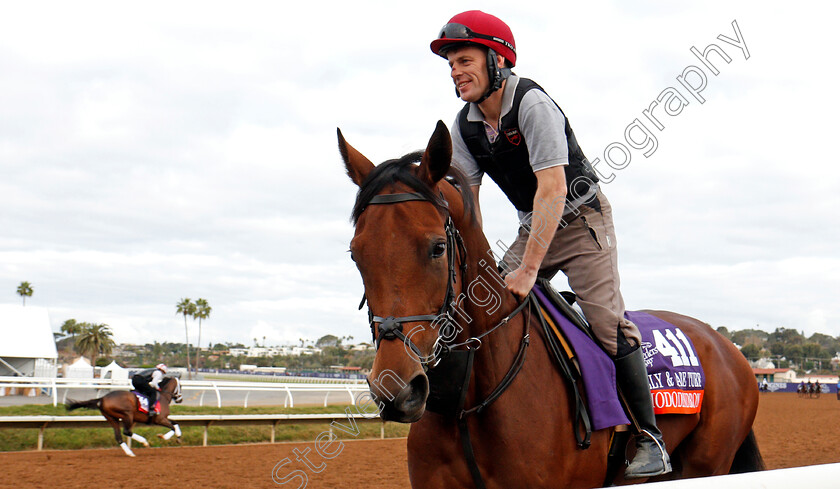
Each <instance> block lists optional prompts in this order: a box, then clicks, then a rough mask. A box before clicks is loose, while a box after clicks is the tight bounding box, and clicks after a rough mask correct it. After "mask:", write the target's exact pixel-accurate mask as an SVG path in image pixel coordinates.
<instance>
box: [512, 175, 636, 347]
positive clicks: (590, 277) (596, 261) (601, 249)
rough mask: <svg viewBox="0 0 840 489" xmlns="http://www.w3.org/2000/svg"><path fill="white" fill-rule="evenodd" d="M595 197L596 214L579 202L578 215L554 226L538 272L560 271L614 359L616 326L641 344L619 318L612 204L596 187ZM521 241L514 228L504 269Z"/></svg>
mask: <svg viewBox="0 0 840 489" xmlns="http://www.w3.org/2000/svg"><path fill="white" fill-rule="evenodd" d="M598 200H599V202H600V204H601V212H598V211H596V210H594V209H592V208H590V207H588V206H586V205H583V206H581V207H580V209H579V210H580V211H581V215H580V216H578V217H577V218H575V219H573V220H572V221H571V222H570V223H569V224H568V225H566V226H565V227H563V228H562V229H558V230H557V233H556V234H555V235H554V239H553V240H552V241H551V243H550V244H549V246H548V251H547V252H546V254H545V258H543V262H542V266H541V267H540V271H539V276H540V277H544V278H547V279H550V278H552V277H554V276H555V275H556V274H557V272H559V271H563V273H564V274H566V276H567V277H568V279H569V285H570V286H571V287H572V291H573V292H574V293H575V294H576V295H577V303H578V304H580V308H581V309H582V310H583V314H584V315H585V316H586V320H587V321H588V322H589V324H590V325H592V329H593V331H594V333H595V336H596V337H597V338H598V340H599V341H600V342H601V344H602V345H603V347H604V348H605V349H606V350H607V352H608V353H609V354H610V355H611V356H613V357H615V356H616V352H617V349H618V331H619V330H621V332H622V333H623V334H624V337H625V338H627V340H629V342H630V344H631V345H632V346H635V345H640V344H641V335H640V333H639V329H638V328H637V327H636V325H635V324H633V323H632V322H631V321H629V320H627V319H626V318H625V317H624V299H623V298H622V297H621V291H620V290H619V285H620V279H619V276H618V250H617V248H616V239H615V229H614V228H613V218H612V207H610V203H609V201H608V200H607V198H606V197H605V196H604V194H603V193H601V191H600V190H599V191H598ZM567 219H569V218H567ZM527 242H528V231H527V230H526V229H525V228H524V227H520V228H519V235H518V236H517V237H516V240H515V241H514V242H513V244H512V245H511V246H510V248H509V249H508V250H507V252H506V253H505V256H504V258H503V262H504V264H505V265H506V266H507V267H509V270H515V269H516V268H517V267H518V266H519V262H520V260H521V258H522V256H523V255H524V253H525V244H526V243H527Z"/></svg>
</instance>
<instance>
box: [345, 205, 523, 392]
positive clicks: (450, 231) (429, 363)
mask: <svg viewBox="0 0 840 489" xmlns="http://www.w3.org/2000/svg"><path fill="white" fill-rule="evenodd" d="M440 197H441V200H440V201H439V202H435V201H433V200H431V199H429V198H428V197H426V196H425V195H423V194H420V193H417V192H406V193H397V194H381V195H376V196H374V197H373V198H372V199H371V200H370V202H369V203H368V205H371V204H375V205H387V204H399V203H401V202H413V201H424V202H431V203H433V204H436V205H440V206H441V207H442V208H443V209H444V210H445V211H446V219H445V223H444V229H445V231H446V253H447V263H448V273H447V283H446V295H445V296H444V300H443V304H441V306H440V310H439V311H438V313H437V314H421V315H415V316H401V317H394V316H388V317H381V316H376V315H374V314H373V311H372V310H371V309H370V308H368V322H369V323H370V334H371V337H372V338H373V342H374V345H375V347H376V350H377V351H378V350H379V346H380V344H381V343H382V341H383V340H395V339H398V340H400V341H402V342H403V344H405V346H406V347H408V348H410V349H411V351H413V352H414V354H415V355H417V357H418V360H419V362H420V365H421V366H422V367H423V371H424V372H427V371H428V370H429V369H430V368H434V367H436V366H437V365H438V363H440V361H441V360H442V359H443V357H445V356H446V354H447V353H448V352H449V351H450V350H451V349H453V348H456V347H460V346H466V347H467V348H468V349H470V348H473V349H476V350H477V349H478V348H480V347H481V339H482V338H484V337H485V336H487V335H489V334H490V333H492V332H493V331H495V330H496V329H498V328H500V327H501V326H504V325H505V324H507V323H508V322H509V321H510V320H511V319H512V318H513V317H514V316H516V315H517V314H519V313H520V312H522V310H523V309H525V307H527V305H528V304H529V303H530V300H531V296H530V295H529V296H527V297H526V298H525V300H523V301H522V302H521V303H520V304H519V306H517V307H516V308H515V309H514V310H513V311H512V312H511V313H510V314H508V315H507V316H505V317H504V318H503V319H502V320H501V321H499V322H498V323H497V324H496V325H495V326H493V327H492V328H490V329H488V330H487V331H485V332H483V333H481V334H480V335H477V336H473V337H470V338H469V339H467V340H466V341H464V342H462V343H457V344H449V343H448V342H447V341H442V340H444V336H443V335H442V330H443V329H444V326H442V325H441V326H439V327H438V336H437V338H436V339H435V343H434V345H433V346H432V353H431V355H430V356H428V357H424V355H423V354H422V353H421V351H420V348H418V347H417V345H416V344H414V342H413V341H412V340H411V336H413V333H414V331H415V330H416V328H415V329H413V330H412V331H411V332H409V334H408V335H406V334H405V333H404V332H403V323H411V322H418V321H429V322H431V324H434V323H435V321H437V320H441V319H444V320H445V321H447V322H448V324H454V323H456V320H455V317H454V315H453V314H451V313H452V312H454V306H453V304H454V303H455V302H454V301H453V299H454V298H455V284H456V283H457V280H458V274H457V273H456V256H455V252H454V250H455V249H456V247H457V249H458V257H457V258H458V259H459V260H460V267H459V268H460V270H461V282H462V283H463V282H464V273H465V272H466V271H467V248H466V246H465V245H464V240H463V238H462V237H461V233H460V232H459V231H458V229H457V228H456V227H455V224H454V222H453V221H452V217H451V216H450V214H449V206H448V203H447V202H446V200H445V199H444V198H443V195H442V194H441V196H440ZM365 302H367V296H366V295H363V296H362V301H361V302H360V303H359V309H361V308H362V307H364V305H365ZM376 323H379V336H377V335H376ZM528 336H529V335H528V334H527V332H526V334H525V337H524V338H523V342H524V343H523V344H527V342H528ZM520 354H521V352H520ZM523 360H524V357H523ZM500 394H501V393H500Z"/></svg>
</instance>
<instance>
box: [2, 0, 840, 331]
mask: <svg viewBox="0 0 840 489" xmlns="http://www.w3.org/2000/svg"><path fill="white" fill-rule="evenodd" d="M468 8H473V7H472V6H469V5H467V4H460V3H457V2H456V3H455V4H453V3H451V2H431V3H426V4H424V5H423V6H422V7H421V6H417V7H414V6H404V5H401V4H388V5H385V4H379V3H376V4H374V3H366V2H362V3H357V4H352V5H351V4H346V3H340V2H327V3H326V4H324V3H320V4H311V5H310V4H295V5H294V6H289V5H286V4H283V3H276V2H255V3H249V4H246V5H240V6H237V7H236V8H235V9H234V8H231V7H230V6H228V5H227V4H224V3H215V2H201V3H198V2H186V3H179V4H177V5H169V4H163V3H154V2H153V3H152V4H150V5H149V6H148V8H144V9H141V10H137V9H133V8H130V7H128V6H124V5H119V4H112V3H107V2H90V3H83V4H73V5H72V6H70V5H66V4H64V3H61V2H53V3H49V4H48V6H44V5H42V4H39V6H37V7H36V6H32V5H28V4H15V5H13V6H9V8H8V9H6V12H5V15H4V16H3V18H2V19H0V64H2V66H3V70H2V73H0V105H2V107H3V111H2V112H0V170H2V175H3V178H2V179H0V206H1V207H2V208H3V212H0V227H2V229H3V233H0V292H2V291H4V290H5V291H6V292H5V293H6V294H7V295H6V296H5V297H6V298H5V299H2V297H3V295H2V294H0V300H3V301H7V302H16V301H17V300H18V298H17V296H15V295H14V292H13V291H14V289H15V288H16V286H17V284H19V283H20V281H23V280H27V281H29V282H31V283H32V284H33V285H34V286H35V295H34V296H33V297H32V298H31V299H30V300H29V301H27V302H30V301H31V302H32V303H35V304H37V305H40V306H45V307H48V308H49V309H50V312H51V319H52V321H53V324H54V327H55V328H58V326H59V325H60V324H61V322H63V320H64V319H67V318H69V317H74V318H76V319H78V320H80V321H96V322H107V323H109V324H111V325H112V327H113V329H114V332H115V336H116V339H117V340H118V341H125V342H136V343H145V342H150V341H154V340H158V341H184V340H183V336H184V331H183V318H179V317H178V316H176V315H175V313H174V304H175V303H176V302H177V301H178V300H179V299H180V298H182V297H191V298H193V299H195V298H198V297H204V298H207V299H208V300H209V301H210V304H211V306H213V308H214V310H213V314H212V316H211V318H210V319H209V320H208V321H207V322H205V323H204V324H203V332H202V342H205V341H213V342H224V341H235V342H242V343H245V344H250V343H251V342H252V341H253V338H254V337H258V338H259V339H260V340H262V336H265V337H266V341H268V342H269V343H271V342H291V343H296V342H297V339H298V338H301V337H306V338H310V339H317V337H319V336H322V335H324V334H328V333H331V334H336V335H346V334H352V335H353V336H355V337H356V339H357V340H360V339H366V338H367V335H368V334H369V331H368V326H367V324H366V315H365V314H364V312H360V311H357V310H356V306H357V305H358V301H359V299H360V297H361V294H362V284H361V279H360V277H359V276H358V272H357V271H356V270H355V268H354V267H353V265H352V263H351V262H350V260H349V259H348V257H347V254H346V250H347V247H348V244H349V241H350V239H351V237H352V234H353V230H352V227H351V225H350V223H349V221H348V216H349V213H350V209H351V206H352V202H353V199H354V196H355V192H356V188H355V186H354V185H353V184H352V183H351V182H350V181H349V180H348V179H347V177H346V175H345V174H344V168H343V165H342V163H341V161H340V158H339V155H338V152H337V150H336V149H337V148H336V133H335V130H336V127H341V129H342V131H343V133H344V135H345V137H347V139H348V141H350V142H351V144H352V145H353V146H354V147H356V148H357V149H359V150H360V151H362V152H363V153H364V154H365V155H367V156H368V157H369V158H370V159H371V160H372V161H374V162H381V161H384V160H386V159H390V158H393V157H396V156H400V155H402V154H405V153H407V152H409V151H413V150H415V149H418V148H421V147H423V146H424V145H425V143H426V142H427V140H428V138H429V136H430V135H431V132H432V130H433V128H434V124H435V122H436V121H437V120H439V119H442V120H443V121H444V122H446V123H447V124H451V123H452V121H453V120H454V117H455V114H456V112H457V111H458V110H459V109H460V107H461V105H462V104H461V102H460V101H458V100H457V99H456V98H455V97H453V93H452V92H453V90H452V84H451V81H450V80H449V79H448V76H447V75H448V68H447V66H446V62H445V61H444V60H442V59H440V58H438V57H436V56H434V55H433V54H432V53H431V52H430V51H429V48H428V43H429V41H430V40H431V38H432V37H434V35H435V33H436V32H437V29H438V28H439V27H440V26H441V25H442V24H443V23H445V22H446V20H447V19H448V18H449V17H451V16H452V15H453V14H455V13H457V12H458V11H461V10H466V9H468ZM482 8H483V9H484V10H485V11H488V12H491V13H494V14H496V15H498V16H500V17H502V18H504V19H506V20H507V21H508V23H509V24H510V25H511V27H512V28H513V30H514V33H515V34H516V39H517V45H518V48H519V59H518V63H517V69H516V71H517V72H518V73H519V74H521V75H523V76H528V77H531V78H533V79H535V80H536V81H538V82H539V83H541V84H542V85H543V86H544V87H545V88H546V89H547V91H548V93H549V94H551V95H552V96H553V97H554V98H555V99H556V100H557V102H558V103H559V104H560V105H561V106H562V107H563V109H564V110H565V111H566V113H567V115H568V117H569V120H570V121H571V123H572V124H573V127H574V129H575V132H576V135H577V137H578V140H579V141H580V142H581V144H582V146H583V148H584V151H585V152H586V154H587V155H588V156H589V157H590V159H592V158H594V157H596V156H598V157H600V158H601V159H602V160H603V159H604V157H603V152H604V149H605V148H606V147H607V146H608V145H609V144H610V143H611V142H614V141H619V142H620V141H622V140H623V138H624V130H625V128H626V127H627V125H628V124H630V123H631V122H633V120H634V119H636V118H640V120H644V116H643V114H642V111H643V110H645V109H647V108H649V106H650V104H651V102H652V101H653V100H655V98H656V96H657V95H658V94H659V93H660V92H661V91H662V90H664V89H665V88H666V87H669V86H673V87H678V82H677V80H676V77H677V75H679V74H680V73H681V72H682V70H683V69H685V68H686V67H687V66H689V65H692V64H693V65H699V64H700V62H699V60H697V58H695V57H694V56H693V55H692V54H691V52H690V51H689V48H690V47H692V46H695V47H697V48H698V49H701V50H702V49H704V48H705V46H707V45H708V44H709V43H718V44H721V45H722V46H723V47H724V48H725V50H726V52H727V53H729V54H730V55H731V57H732V62H730V63H728V64H727V63H723V62H721V63H719V64H720V67H719V68H720V74H719V75H717V76H714V75H711V74H709V75H708V80H707V82H708V84H707V87H706V88H705V90H704V91H703V95H704V97H705V98H706V102H705V103H703V104H701V103H699V102H698V101H695V100H692V102H691V103H690V104H689V105H688V106H686V107H685V109H684V111H683V112H682V113H681V114H680V115H679V116H676V117H673V118H668V119H667V120H666V121H667V122H666V128H665V129H664V130H662V131H655V130H654V131H653V133H654V134H655V135H656V137H657V141H658V145H659V146H658V149H657V150H656V152H655V153H654V154H653V155H652V156H650V157H649V158H646V157H644V156H642V155H641V153H640V152H639V151H636V150H634V151H633V155H632V156H633V160H632V161H631V163H630V164H629V166H628V167H627V168H625V169H623V170H620V171H615V170H614V172H615V174H616V179H615V181H614V182H612V183H610V184H605V185H604V190H605V192H606V193H607V195H608V196H609V198H610V200H611V202H612V204H613V207H614V211H615V216H616V227H617V233H618V238H619V242H620V255H621V270H622V275H623V279H624V289H623V290H624V294H625V296H626V298H627V303H628V305H629V306H631V307H635V306H638V307H653V308H659V307H662V308H673V309H675V310H677V311H678V312H685V313H689V314H691V315H695V316H696V317H698V318H700V319H702V320H705V321H709V322H711V323H713V324H715V325H717V324H726V325H727V326H730V325H732V326H733V327H735V326H743V327H748V326H753V325H754V324H755V323H758V324H760V325H761V327H762V328H768V329H773V328H775V327H777V326H784V327H793V328H796V329H800V330H802V329H805V330H806V331H811V330H810V329H809V328H819V331H820V332H823V333H827V334H831V335H838V334H840V326H838V324H840V323H838V321H836V318H837V316H838V309H837V307H836V306H833V304H834V303H835V302H836V301H835V300H834V298H835V297H836V296H837V294H838V292H840V287H838V283H837V281H836V280H834V279H833V278H832V277H833V276H836V273H830V272H836V270H835V269H836V268H837V263H836V258H837V254H836V245H835V243H837V242H838V239H840V236H838V233H840V226H838V221H837V217H836V215H837V213H836V211H837V209H838V206H840V202H839V200H840V197H838V196H837V193H836V191H835V189H836V188H837V187H838V184H840V170H838V169H837V167H836V165H834V164H833V163H831V161H832V160H831V157H832V156H833V154H834V151H833V149H832V146H831V141H833V137H834V134H833V128H834V126H835V124H832V121H833V119H832V116H833V114H834V113H836V112H837V111H838V109H840V107H838V103H837V100H836V97H832V96H830V94H831V93H833V90H834V89H833V86H832V81H833V79H834V77H833V71H832V70H833V64H832V63H831V62H830V61H829V60H831V59H833V53H832V52H831V49H830V47H831V46H833V45H834V44H836V42H835V37H836V34H834V31H835V30H836V29H834V27H833V26H832V25H831V22H832V21H833V20H832V19H833V18H834V17H836V15H835V16H832V15H831V12H830V10H831V8H830V7H828V6H822V7H820V8H821V14H820V15H818V16H814V15H811V14H810V12H809V11H808V9H799V10H797V11H790V9H789V8H788V6H787V4H782V3H778V4H776V3H773V2H771V5H770V6H767V5H765V6H763V7H762V8H761V9H755V8H752V7H750V6H748V5H732V4H730V3H727V2H711V3H705V4H703V5H676V4H675V5H669V6H663V5H661V4H659V3H654V2H632V3H631V4H627V3H620V2H608V1H603V2H591V3H586V4H583V3H580V4H575V5H568V4H558V5H550V6H549V5H543V4H540V5H539V7H538V8H537V7H534V8H516V9H511V8H510V4H509V3H505V2H490V3H488V4H487V5H486V6H483V7H482ZM164 10H165V15H163V14H162V12H163V11H164ZM325 12H327V13H328V14H325ZM733 19H737V21H738V24H739V26H740V27H741V30H742V34H743V36H744V39H745V40H746V42H747V44H748V46H749V50H750V54H751V56H750V58H749V59H744V56H743V55H742V54H741V53H740V52H739V51H738V50H737V49H736V48H734V47H731V46H729V45H724V44H725V43H722V41H720V40H719V39H718V37H717V36H718V35H719V34H725V35H728V36H730V37H731V36H732V35H733V34H732V32H733V31H732V26H731V22H732V20H733ZM779 25H785V26H786V29H785V30H784V32H780V31H779V28H778V26H779ZM604 164H605V163H602V166H601V167H600V168H606V167H605V166H603V165H604ZM481 195H482V211H483V214H484V217H485V218H484V222H485V231H486V233H487V235H488V238H489V240H490V242H491V243H492V242H495V241H496V240H502V241H504V242H506V243H510V241H512V238H513V237H514V234H515V227H516V220H515V219H516V218H515V213H514V211H513V209H512V208H511V206H510V204H509V203H508V202H507V199H506V198H504V196H502V195H501V194H500V192H498V190H497V189H495V188H494V185H492V184H488V185H485V186H484V189H482V192H481ZM556 281H557V282H558V283H559V282H562V278H558V279H557V280H556ZM179 319H180V321H179ZM196 327H197V325H193V324H191V325H190V330H191V331H192V332H193V334H191V337H192V338H195V336H194V332H195V328H196ZM815 331H816V329H815ZM192 341H194V340H192Z"/></svg>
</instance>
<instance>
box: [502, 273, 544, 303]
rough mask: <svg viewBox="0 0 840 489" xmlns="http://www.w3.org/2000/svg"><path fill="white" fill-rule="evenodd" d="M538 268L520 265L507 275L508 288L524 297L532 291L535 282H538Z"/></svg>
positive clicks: (516, 294) (518, 295) (521, 297)
mask: <svg viewBox="0 0 840 489" xmlns="http://www.w3.org/2000/svg"><path fill="white" fill-rule="evenodd" d="M537 271H538V270H537V269H535V268H534V269H532V268H525V267H519V268H517V269H516V270H514V271H512V272H511V273H509V274H507V275H505V284H507V289H508V290H509V291H511V292H513V294H514V295H515V296H517V297H519V298H520V299H524V298H525V297H526V296H527V295H528V294H530V293H531V289H533V288H534V284H535V283H536V282H537Z"/></svg>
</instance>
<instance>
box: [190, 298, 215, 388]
mask: <svg viewBox="0 0 840 489" xmlns="http://www.w3.org/2000/svg"><path fill="white" fill-rule="evenodd" d="M212 310H213V308H212V307H210V305H209V304H208V303H207V300H206V299H201V298H199V299H198V300H196V301H195V312H193V319H198V343H196V345H197V347H196V350H195V371H196V372H198V369H199V368H200V367H201V365H200V363H201V357H200V356H199V355H200V352H201V320H202V319H207V318H209V317H210V312H211V311H212Z"/></svg>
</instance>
